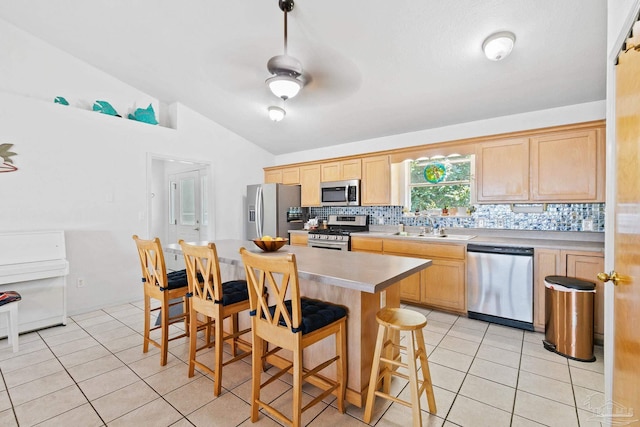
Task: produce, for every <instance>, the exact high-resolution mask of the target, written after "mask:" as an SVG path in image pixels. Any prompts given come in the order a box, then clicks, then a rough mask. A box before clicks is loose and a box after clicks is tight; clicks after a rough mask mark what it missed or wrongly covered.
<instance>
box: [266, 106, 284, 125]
mask: <svg viewBox="0 0 640 427" xmlns="http://www.w3.org/2000/svg"><path fill="white" fill-rule="evenodd" d="M286 115H287V112H286V111H284V108H280V107H276V106H273V105H272V106H271V107H269V118H270V119H271V120H273V121H274V122H279V121H280V120H282V119H284V116H286Z"/></svg>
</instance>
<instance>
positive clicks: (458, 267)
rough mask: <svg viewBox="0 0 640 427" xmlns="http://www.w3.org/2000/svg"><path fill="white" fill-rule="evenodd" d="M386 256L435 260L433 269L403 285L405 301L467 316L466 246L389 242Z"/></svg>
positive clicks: (408, 280) (390, 240) (386, 246)
mask: <svg viewBox="0 0 640 427" xmlns="http://www.w3.org/2000/svg"><path fill="white" fill-rule="evenodd" d="M384 253H385V254H389V255H400V256H411V257H419V258H428V259H431V266H430V267H428V268H427V269H425V270H422V271H421V272H420V273H419V274H414V275H413V276H411V277H408V278H407V279H405V280H403V281H402V282H401V287H400V298H401V299H402V300H403V301H408V302H417V303H420V304H424V305H427V306H430V307H433V308H438V309H443V310H447V311H454V312H457V313H461V314H466V312H467V294H466V261H465V257H466V251H465V246H464V245H461V244H440V243H426V242H416V241H406V240H396V239H386V240H384Z"/></svg>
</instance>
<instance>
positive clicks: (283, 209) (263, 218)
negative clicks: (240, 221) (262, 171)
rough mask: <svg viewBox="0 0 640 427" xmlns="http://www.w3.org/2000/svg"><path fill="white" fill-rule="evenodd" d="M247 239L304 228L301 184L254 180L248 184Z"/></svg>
mask: <svg viewBox="0 0 640 427" xmlns="http://www.w3.org/2000/svg"><path fill="white" fill-rule="evenodd" d="M245 212H246V230H247V239H248V240H252V239H257V238H259V237H262V236H265V235H268V236H271V237H278V236H279V237H284V238H287V237H288V230H300V229H302V225H303V223H302V218H301V215H300V214H301V208H300V186H299V185H284V184H255V185H248V186H247V201H246V209H245Z"/></svg>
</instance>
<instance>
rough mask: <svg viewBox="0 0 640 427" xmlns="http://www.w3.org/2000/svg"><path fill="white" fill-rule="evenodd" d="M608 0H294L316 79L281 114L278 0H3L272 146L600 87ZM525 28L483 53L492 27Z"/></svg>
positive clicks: (580, 94)
mask: <svg viewBox="0 0 640 427" xmlns="http://www.w3.org/2000/svg"><path fill="white" fill-rule="evenodd" d="M606 7H607V6H606V2H604V1H602V0H562V1H558V0H535V1H534V0H482V1H478V0H456V1H434V0H394V1H389V0H387V1H382V0H348V1H338V0H296V3H295V6H294V9H293V11H292V12H291V13H290V14H289V15H288V53H289V54H290V55H292V56H294V57H296V58H298V59H299V60H300V61H301V63H302V65H303V67H304V69H305V71H306V72H308V73H309V75H310V76H311V80H310V81H309V82H308V83H307V85H306V86H305V87H304V88H303V89H302V90H301V92H300V94H299V95H298V96H296V97H295V98H292V99H290V100H288V101H286V103H284V108H285V110H286V111H287V116H286V117H285V119H284V120H283V121H281V122H278V123H275V122H272V121H270V120H269V118H268V116H267V107H268V106H270V105H276V106H283V101H282V100H280V99H279V98H277V97H275V96H274V95H273V94H272V93H271V92H270V91H269V89H268V88H267V86H266V84H265V79H266V78H268V77H270V74H269V72H268V71H267V68H266V64H267V61H268V60H269V58H270V57H272V56H275V55H279V54H282V53H283V27H284V24H283V12H282V11H281V10H280V9H279V7H278V0H237V1H230V2H222V1H211V0H193V1H175V0H140V1H131V0H127V1H125V0H109V1H102V2H95V1H87V0H56V1H51V0H28V1H24V0H3V1H2V2H0V18H2V19H5V20H6V21H8V22H10V23H12V24H14V25H16V26H17V27H19V28H21V29H23V30H25V31H27V32H29V33H31V34H33V35H35V36H37V37H39V38H41V39H43V40H44V41H46V42H48V43H50V44H52V45H54V46H56V47H58V48H60V49H62V50H63V51H66V52H68V53H69V54H71V55H73V56H75V57H77V58H79V59H81V60H83V61H85V62H87V63H89V64H91V65H93V66H95V67H97V68H99V69H101V70H103V71H105V72H107V73H109V74H110V75H112V76H114V77H116V78H118V79H120V80H122V81H123V82H125V83H127V84H129V85H132V86H134V87H136V88H138V89H140V90H142V91H144V92H146V93H148V94H149V95H151V96H153V97H154V98H158V99H159V100H160V102H162V103H165V104H171V103H173V102H180V103H182V104H184V105H186V106H188V107H189V108H191V109H193V110H196V111H198V112H200V113H201V114H202V115H204V116H206V117H208V118H210V119H211V120H214V121H215V122H217V123H219V124H220V125H222V126H224V127H226V128H228V129H230V130H231V131H233V132H235V133H237V134H239V135H241V136H242V137H244V138H246V139H247V140H249V141H251V142H253V143H255V144H257V145H259V146H262V147H264V148H265V149H266V150H268V151H270V152H272V153H274V154H282V153H290V152H295V151H301V150H305V149H311V148H316V147H321V146H331V145H335V144H341V143H347V142H353V141H360V140H365V139H369V138H375V137H380V136H386V135H393V134H398V133H405V132H411V131H417V130H423V129H430V128H436V127H441V126H446V125H451V124H456V123H464V122H469V121H474V120H481V119H486V118H491V117H498V116H504V115H510V114H516V113H523V112H529V111H534V110H541V109H547V108H553V107H559V106H565V105H572V104H579V103H584V102H590V101H597V100H603V99H605V64H606V19H607V18H606V17H607V13H606V12H607V11H606ZM505 30H507V31H511V32H513V33H514V34H515V35H516V43H515V48H514V50H513V53H512V54H511V55H510V56H509V57H507V58H506V59H504V60H502V61H497V62H493V61H489V60H487V59H486V58H485V57H484V55H483V52H482V50H481V46H482V42H483V41H484V39H485V38H486V37H487V36H489V35H491V34H492V33H494V32H497V31H505Z"/></svg>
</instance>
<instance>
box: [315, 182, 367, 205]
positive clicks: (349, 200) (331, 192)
mask: <svg viewBox="0 0 640 427" xmlns="http://www.w3.org/2000/svg"><path fill="white" fill-rule="evenodd" d="M320 202H321V204H322V206H360V180H358V179H352V180H349V181H332V182H321V183H320Z"/></svg>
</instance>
